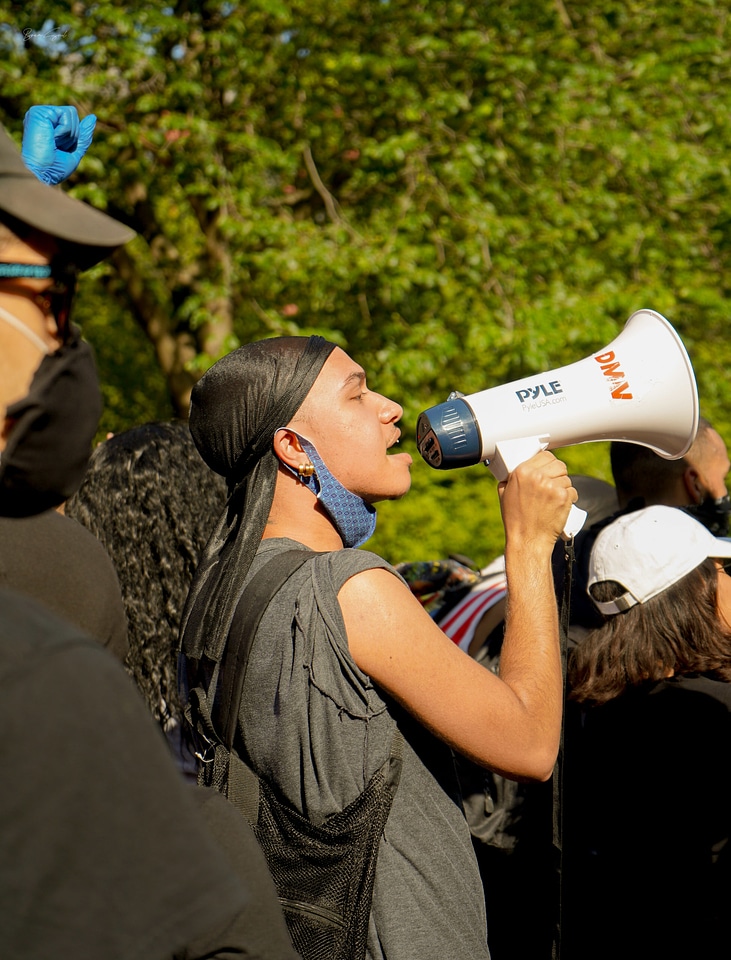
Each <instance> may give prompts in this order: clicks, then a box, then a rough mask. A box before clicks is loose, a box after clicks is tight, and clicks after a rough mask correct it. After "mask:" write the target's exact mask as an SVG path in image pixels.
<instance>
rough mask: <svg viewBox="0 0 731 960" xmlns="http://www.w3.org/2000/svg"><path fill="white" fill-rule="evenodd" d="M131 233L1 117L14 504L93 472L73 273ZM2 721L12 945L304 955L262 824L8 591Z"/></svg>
mask: <svg viewBox="0 0 731 960" xmlns="http://www.w3.org/2000/svg"><path fill="white" fill-rule="evenodd" d="M132 236H134V233H133V231H132V230H130V229H128V228H127V227H125V226H124V225H122V224H120V223H117V222H116V221H115V220H112V219H111V218H109V217H107V216H106V215H104V214H102V213H100V212H99V211H97V210H94V209H93V208H91V207H89V206H87V205H86V204H83V203H80V202H78V201H76V200H73V199H71V198H70V197H68V196H66V195H65V194H64V193H63V192H62V191H61V190H59V189H57V188H54V187H52V186H49V185H46V184H44V183H41V182H40V181H39V180H38V179H37V178H36V176H35V175H34V174H33V173H31V172H30V171H29V170H28V169H27V167H26V166H25V164H24V162H23V160H22V158H21V154H20V152H19V151H18V149H17V148H16V146H15V144H14V143H13V141H12V139H11V138H10V136H9V135H8V134H7V133H6V132H5V131H4V130H2V129H0V410H1V411H2V417H1V418H0V421H1V422H2V430H0V516H10V517H27V516H32V515H34V514H36V513H38V512H41V511H43V510H46V509H48V508H49V507H52V506H55V505H56V504H59V503H61V502H62V501H63V500H64V499H65V498H66V497H67V496H68V494H69V493H70V492H72V490H73V489H75V486H76V485H77V484H78V482H79V480H80V479H81V476H82V475H83V471H84V469H85V465H86V459H87V457H88V453H89V448H90V444H91V440H92V437H93V434H94V431H95V429H96V426H97V421H98V416H99V412H100V399H99V388H98V383H97V376H96V370H95V368H94V363H93V357H92V355H91V352H90V350H89V348H88V346H87V345H86V344H84V342H83V341H82V340H81V338H80V336H79V331H78V330H77V329H76V328H75V327H74V326H73V324H71V323H70V321H69V312H70V306H71V301H72V299H73V294H74V289H75V275H76V271H77V270H78V269H86V268H87V267H89V266H91V265H92V264H93V263H96V262H98V261H99V260H101V259H102V258H103V257H104V256H106V255H108V254H109V253H111V252H112V251H113V250H114V249H115V248H116V247H118V246H119V245H120V244H122V243H125V242H126V241H127V240H129V239H131V238H132ZM69 522H71V521H69ZM0 728H1V729H2V731H3V741H2V746H1V747H0V765H1V766H2V770H3V779H2V787H1V788H0V824H2V827H1V828H0V837H1V839H0V846H1V847H2V850H3V856H2V860H1V862H0V929H2V942H3V952H4V955H7V956H9V957H23V958H24V960H46V958H47V957H72V956H73V957H79V958H81V957H116V958H119V960H127V958H128V960H132V958H139V957H145V958H146V960H148V958H149V960H173V958H182V957H186V958H189V960H193V958H202V957H219V958H223V957H231V956H259V957H262V958H265V957H266V958H269V960H296V955H295V953H294V951H293V949H292V947H291V944H290V942H289V938H288V935H287V932H286V928H285V926H284V920H283V917H282V915H281V911H280V910H279V906H278V904H277V902H276V896H275V894H274V889H273V886H272V883H271V878H270V877H269V875H268V873H267V870H266V865H265V863H264V861H263V858H262V856H261V853H260V851H259V850H258V847H257V846H256V843H255V841H254V839H253V835H251V834H247V833H246V832H243V833H242V832H241V830H240V829H239V830H238V831H234V830H232V827H231V822H230V821H231V818H234V819H235V820H238V819H239V817H238V814H237V813H236V811H235V810H234V809H233V808H231V807H229V805H228V804H227V802H226V801H225V799H224V798H223V797H220V796H218V795H207V794H205V793H204V791H202V790H200V789H199V788H198V787H191V786H189V785H188V784H186V783H184V782H183V780H182V778H181V777H180V775H179V773H178V771H177V769H176V767H175V765H174V762H173V760H172V758H171V757H170V754H169V751H168V748H167V745H166V743H165V741H164V738H163V737H162V734H161V732H160V731H159V729H158V728H157V727H156V725H155V723H154V721H153V719H152V717H151V716H150V714H149V711H148V710H147V708H146V706H145V704H144V702H143V700H142V698H141V697H140V695H139V693H138V691H137V690H136V689H135V687H134V685H133V684H132V682H131V680H130V678H129V677H128V676H127V675H126V673H125V672H124V670H123V668H122V666H121V664H119V662H118V661H117V660H115V658H114V657H112V656H110V655H109V653H108V652H107V651H106V650H104V649H103V648H102V647H101V645H100V644H98V643H95V642H93V641H92V640H91V639H90V638H89V637H87V636H86V635H85V634H83V633H82V632H81V631H80V630H79V629H78V628H77V627H75V626H72V625H71V623H70V622H68V621H67V620H63V619H61V618H60V617H58V616H56V615H54V614H52V613H51V612H50V611H49V610H48V609H47V608H46V607H44V606H43V605H42V604H40V603H37V602H35V601H34V600H32V599H30V598H28V597H27V596H24V595H22V594H20V593H18V592H16V591H14V590H7V589H4V588H0ZM234 832H235V833H236V837H237V838H238V842H237V843H236V844H235V845H234V846H232V845H231V841H230V839H228V837H229V836H230V835H231V834H233V833H234ZM222 834H225V835H226V836H227V841H226V842H227V848H226V849H225V850H222V848H221V841H220V837H221V835H222Z"/></svg>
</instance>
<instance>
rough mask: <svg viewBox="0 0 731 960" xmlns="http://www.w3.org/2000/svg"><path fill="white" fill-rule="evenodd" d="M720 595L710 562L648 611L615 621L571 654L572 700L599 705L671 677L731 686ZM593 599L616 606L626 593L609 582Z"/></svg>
mask: <svg viewBox="0 0 731 960" xmlns="http://www.w3.org/2000/svg"><path fill="white" fill-rule="evenodd" d="M717 587H718V573H717V569H716V565H715V563H714V562H713V560H704V561H703V563H701V564H700V565H699V566H698V567H696V568H695V570H691V572H690V573H689V574H687V575H686V576H685V577H683V578H682V579H681V580H678V582H677V583H675V584H673V585H672V586H671V587H668V589H667V590H663V592H662V593H660V594H658V595H657V596H656V597H653V598H652V599H650V600H648V601H647V602H646V603H638V604H636V605H635V606H634V607H631V608H630V609H629V610H626V611H625V612H624V613H618V614H614V615H612V616H609V617H607V619H606V622H605V623H604V624H603V626H601V627H599V628H598V629H597V630H594V631H592V632H591V633H590V634H588V635H587V637H586V638H585V639H584V640H582V641H581V642H580V643H579V645H578V646H577V647H576V648H575V649H574V650H573V651H572V652H571V656H570V660H569V674H568V680H569V696H570V698H571V699H572V700H576V701H578V702H579V703H585V704H588V705H598V704H602V703H606V702H607V701H609V700H613V699H614V698H615V697H618V696H619V695H620V694H621V693H623V692H624V691H625V690H626V689H627V688H628V687H637V686H639V685H640V684H643V683H646V682H648V681H655V680H661V679H662V678H663V677H666V676H668V675H669V674H671V673H672V674H674V675H676V676H682V675H684V674H692V673H705V674H708V675H710V676H712V677H714V678H715V679H717V680H724V681H727V682H729V681H731V629H730V628H729V627H727V626H726V624H725V623H724V622H723V620H722V619H721V618H720V616H719V614H718V611H717V607H716V593H717ZM591 592H592V595H593V596H594V598H595V599H597V600H600V601H604V600H613V599H616V598H617V597H618V596H620V595H621V594H623V593H624V592H625V588H624V587H623V586H621V585H620V584H618V583H616V582H615V581H613V580H608V581H604V582H602V583H597V584H594V586H593V587H592V588H591Z"/></svg>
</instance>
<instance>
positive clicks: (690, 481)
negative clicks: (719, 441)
mask: <svg viewBox="0 0 731 960" xmlns="http://www.w3.org/2000/svg"><path fill="white" fill-rule="evenodd" d="M683 483H684V485H685V490H686V493H687V494H688V499H689V500H690V502H691V503H702V502H703V498H704V496H705V493H706V490H705V486H704V485H703V481H702V480H701V477H700V474H699V473H698V471H697V470H696V468H695V467H688V468H687V469H686V470H684V471H683Z"/></svg>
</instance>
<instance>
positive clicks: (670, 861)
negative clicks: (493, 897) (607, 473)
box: [563, 506, 731, 960]
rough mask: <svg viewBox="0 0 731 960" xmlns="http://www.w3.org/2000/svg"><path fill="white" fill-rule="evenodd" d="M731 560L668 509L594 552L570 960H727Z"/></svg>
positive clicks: (573, 756)
mask: <svg viewBox="0 0 731 960" xmlns="http://www.w3.org/2000/svg"><path fill="white" fill-rule="evenodd" d="M730 561H731V540H729V539H726V538H717V537H714V536H713V534H712V533H711V532H710V531H709V530H708V529H707V528H706V527H705V526H704V525H703V524H701V523H700V522H699V521H698V520H696V519H695V518H693V517H692V516H690V515H689V514H687V513H685V512H684V511H682V510H678V509H677V508H675V507H666V506H652V507H647V508H644V509H641V510H637V511H635V512H632V513H629V514H625V515H624V516H621V517H619V518H618V519H617V520H615V521H614V522H612V523H611V524H610V525H609V526H608V527H606V528H604V529H603V530H602V531H601V532H600V533H599V535H598V537H597V539H596V541H595V543H594V547H593V549H592V552H591V559H590V567H589V592H590V595H591V597H592V600H593V601H594V603H595V604H596V606H597V609H598V610H599V611H600V612H601V613H602V615H603V617H604V624H603V626H601V627H600V628H598V629H597V630H595V631H593V632H591V633H589V634H588V636H587V637H586V638H585V640H584V641H583V642H582V643H581V644H579V645H578V646H577V647H576V648H575V649H574V650H573V651H572V653H571V658H570V663H569V697H570V701H571V705H570V708H569V710H568V712H567V718H566V765H565V795H564V824H565V837H564V841H565V846H564V876H565V886H564V941H563V942H564V947H565V950H564V954H563V956H564V957H565V958H567V960H577V958H579V957H582V958H583V957H589V956H590V957H592V958H593V960H607V958H609V957H618V956H621V957H622V958H623V960H633V958H640V957H643V958H644V957H647V956H662V957H663V960H675V958H680V957H683V958H687V957H689V956H698V957H703V958H704V960H707V958H715V957H721V956H728V952H729V948H730V942H729V939H728V933H727V923H726V910H727V904H728V902H729V900H730V899H731V863H730V862H729V853H728V850H729V846H730V843H729V841H730V840H731V575H729V574H728V573H727V572H726V567H727V566H729V563H730ZM729 569H731V566H729Z"/></svg>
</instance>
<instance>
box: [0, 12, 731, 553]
mask: <svg viewBox="0 0 731 960" xmlns="http://www.w3.org/2000/svg"><path fill="white" fill-rule="evenodd" d="M730 32H731V31H730V28H729V11H728V9H727V8H726V5H722V4H717V3H713V2H705V0H664V2H662V3H659V2H652V0H605V2H603V3H601V4H598V5H596V4H586V3H583V2H578V0H576V2H571V0H566V2H562V0H491V2H472V3H469V4H467V3H463V2H453V0H408V2H407V0H339V2H338V3H336V4H334V3H331V2H324V0H307V2H305V0H245V2H225V3H223V2H219V0H211V2H199V3H196V2H192V0H190V2H189V0H179V2H170V3H168V4H166V5H163V6H158V5H155V4H149V3H142V2H134V0H133V2H125V3H124V4H122V3H117V2H113V0H99V2H82V0H78V2H71V3H57V2H53V0H43V2H33V0H30V2H26V3H23V4H10V5H9V6H8V7H6V8H4V9H3V11H0V52H1V53H2V56H1V57H0V80H1V83H0V91H1V92H0V119H1V120H2V121H3V122H4V123H5V124H6V126H7V127H8V129H9V130H10V131H11V133H12V134H13V135H14V136H15V137H16V139H17V140H18V142H19V141H20V135H21V129H22V117H23V115H24V113H25V111H26V109H27V108H28V107H29V106H31V105H32V104H34V103H73V104H75V105H76V106H77V107H78V109H79V112H80V114H81V115H85V114H87V113H92V112H93V113H95V114H96V115H97V117H98V123H97V129H96V134H95V138H94V143H93V146H92V148H91V150H90V152H89V154H88V155H87V157H86V158H85V159H84V161H83V163H82V165H81V167H80V169H79V171H78V173H77V174H76V175H75V177H74V178H73V179H72V180H71V181H70V182H69V184H67V187H70V188H71V189H72V191H73V193H74V195H75V196H77V197H80V198H82V199H85V200H88V201H89V202H91V203H93V204H95V205H96V206H98V207H101V208H103V209H106V210H107V211H108V212H109V213H111V214H112V215H113V216H116V217H118V218H119V219H121V220H123V221H125V222H127V223H129V224H130V225H132V226H133V227H134V228H135V229H136V230H137V231H138V234H139V236H138V237H137V239H136V240H135V241H133V242H132V243H131V244H129V245H128V246H127V247H126V248H125V249H124V250H122V251H119V252H118V253H117V254H116V255H115V256H114V258H113V259H112V260H111V261H109V262H108V263H105V264H103V265H100V266H99V267H97V268H95V269H94V270H93V271H91V272H90V273H89V274H87V275H86V276H85V277H84V279H83V287H82V295H81V297H80V298H79V301H78V308H77V319H78V320H79V321H80V322H81V323H82V326H83V328H84V330H85V333H86V335H87V337H88V339H90V340H91V341H92V343H93V344H94V346H95V348H96V351H97V356H98V360H99V366H100V372H101V376H102V380H103V383H104V390H105V398H106V411H105V415H104V421H103V423H102V427H101V435H102V436H103V435H104V433H106V432H107V431H119V430H122V429H124V428H125V427H129V426H132V425H134V424H135V423H140V422H144V421H145V420H150V419H154V418H167V417H170V416H173V415H185V411H186V409H187V401H188V396H189V391H190V387H191V385H192V383H193V382H194V381H195V379H196V377H198V376H199V375H200V374H201V372H202V371H203V370H205V369H206V368H207V367H208V366H209V365H210V364H211V363H212V362H214V361H215V359H216V358H217V357H219V356H221V355H223V354H224V353H225V352H227V351H228V350H230V349H232V348H234V347H236V346H237V345H238V344H240V343H242V342H246V341H248V340H251V339H256V338H259V337H263V336H273V335H279V334H309V333H313V332H314V333H320V334H323V335H324V336H327V337H328V338H330V339H333V340H335V341H336V342H337V343H339V344H340V345H341V346H343V347H344V348H345V349H346V350H348V351H349V352H350V353H351V354H352V355H353V356H354V357H355V358H356V359H358V360H359V361H360V362H362V363H363V365H364V366H365V367H366V369H367V371H368V373H369V379H370V385H371V387H372V388H375V389H377V390H379V391H381V392H383V393H386V394H388V395H391V396H393V397H394V398H396V399H398V400H399V401H400V402H401V403H402V404H403V406H404V410H405V413H404V432H405V438H404V441H403V443H404V444H405V445H406V446H407V448H408V449H410V451H412V452H413V453H414V458H415V464H414V469H413V475H414V489H413V490H412V493H411V494H410V495H409V496H408V497H407V498H406V499H405V500H404V501H403V502H401V503H399V504H391V503H389V504H384V505H382V506H381V507H380V508H379V526H378V530H377V533H376V536H375V537H374V539H373V540H372V541H371V543H370V544H369V546H372V548H373V549H376V550H377V551H379V552H381V553H382V554H384V555H385V556H386V557H388V558H389V559H391V560H393V561H398V560H403V559H425V558H431V557H438V556H445V555H446V554H447V553H448V552H450V551H461V552H463V553H467V554H470V555H471V556H473V557H474V558H475V559H476V560H477V561H478V562H480V563H486V562H487V561H488V560H490V559H492V557H493V556H495V555H496V554H497V553H499V552H500V551H501V550H502V530H501V526H500V522H499V508H498V503H497V495H496V490H495V483H494V481H493V480H492V478H491V475H490V474H489V472H488V471H487V470H486V469H485V468H484V467H483V466H477V467H471V468H468V469H466V470H460V471H450V472H441V471H433V470H431V469H430V468H429V467H427V466H426V465H425V464H424V463H423V462H422V461H421V459H420V458H419V456H418V454H417V453H416V450H415V446H414V443H413V431H414V425H415V423H416V418H417V415H418V413H419V411H420V410H422V409H424V408H426V407H428V406H431V405H432V404H434V403H436V402H439V401H441V400H443V399H445V398H446V396H447V394H448V393H449V392H450V391H451V390H453V389H458V390H461V391H462V392H464V393H470V392H473V391H475V390H478V389H483V388H485V387H489V386H493V385H496V384H499V383H503V382H506V381H509V380H514V379H517V378H518V377H522V376H527V375H529V374H531V373H534V372H538V371H543V370H547V369H551V368H553V367H557V366H561V365H563V364H565V363H570V362H573V361H574V360H578V359H581V358H583V357H584V356H587V355H589V354H591V353H593V352H595V351H596V350H597V349H598V348H599V347H601V346H603V345H604V344H606V343H608V342H609V341H610V340H612V339H613V338H614V337H615V336H616V335H617V333H618V332H619V331H620V330H621V328H622V326H623V325H624V323H625V321H626V320H627V318H628V317H629V315H630V314H631V313H632V312H634V310H636V309H638V308H640V307H651V308H652V309H655V310H657V311H659V312H660V313H662V314H664V315H665V316H666V317H667V318H668V319H669V320H670V321H671V322H672V323H673V325H674V326H675V327H676V329H677V330H678V332H679V333H680V335H681V337H682V338H683V341H684V343H685V345H686V347H687V349H688V351H689V353H690V356H691V359H692V360H693V364H694V367H695V370H696V375H697V378H698V382H699V389H700V395H701V409H702V412H703V413H704V414H705V415H706V416H708V417H709V418H710V419H711V420H712V421H713V422H714V423H715V425H716V426H717V427H718V428H719V429H720V430H721V432H722V433H723V434H724V435H725V437H726V438H727V440H731V433H729V421H730V416H729V390H730V389H731V388H730V386H729V379H728V377H727V376H726V368H727V363H728V358H729V354H730V353H731V350H729V346H728V338H727V329H728V327H727V318H728V314H729V308H728V284H729V280H728V277H729V276H731V273H730V272H729V269H728V268H729V259H730V258H731V200H730V193H729V181H730V179H731V171H730V167H729V159H728V145H729V143H730V142H731V138H730V136H729V134H730V133H731V109H730V108H731V102H730V101H731V93H730V91H731V84H730V83H729V75H730V74H731V36H730ZM561 455H562V456H564V458H565V459H566V460H567V462H568V463H569V467H570V469H572V470H573V471H575V472H585V473H592V474H595V475H597V476H601V477H603V478H605V479H610V473H609V466H608V457H607V450H606V444H590V445H583V446H577V447H574V448H571V449H568V450H566V451H563V452H562V454H561Z"/></svg>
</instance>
